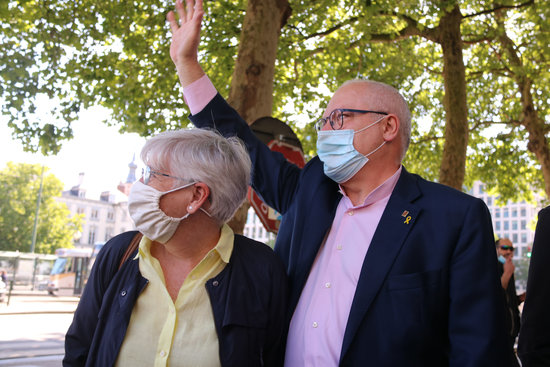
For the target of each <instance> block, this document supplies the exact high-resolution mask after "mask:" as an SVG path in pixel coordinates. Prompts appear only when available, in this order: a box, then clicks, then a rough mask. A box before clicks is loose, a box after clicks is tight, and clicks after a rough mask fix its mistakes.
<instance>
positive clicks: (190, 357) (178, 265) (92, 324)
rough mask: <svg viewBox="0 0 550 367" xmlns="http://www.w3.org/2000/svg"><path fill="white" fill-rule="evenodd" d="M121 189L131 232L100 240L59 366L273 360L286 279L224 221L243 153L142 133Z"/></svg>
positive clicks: (195, 134)
mask: <svg viewBox="0 0 550 367" xmlns="http://www.w3.org/2000/svg"><path fill="white" fill-rule="evenodd" d="M141 157H142V160H143V162H144V163H145V164H146V165H147V168H146V169H145V172H144V175H143V177H142V178H141V179H140V180H139V181H137V182H136V183H135V184H134V185H133V187H132V190H131V192H130V195H129V198H128V210H129V212H130V215H131V217H132V219H133V220H134V222H135V225H136V228H137V229H138V230H139V232H140V233H141V234H143V238H141V241H140V242H139V248H138V249H137V250H136V251H135V252H134V253H132V255H131V256H129V258H128V260H126V261H124V259H123V255H124V254H125V252H126V251H127V249H128V247H129V244H130V243H131V242H132V240H133V239H135V238H136V233H137V232H126V233H123V234H120V235H118V236H116V237H114V238H112V239H111V240H110V241H109V242H107V243H106V244H105V246H104V247H103V249H102V250H101V252H100V254H99V255H98V257H97V260H96V262H95V264H94V267H93V269H92V271H91V275H90V278H89V280H88V283H87V285H86V288H85V289H84V292H83V295H82V298H81V300H80V303H79V305H78V308H77V310H76V312H75V315H74V320H73V323H72V325H71V326H70V328H69V330H68V332H67V335H66V339H65V358H64V360H63V365H64V366H84V365H85V366H101V367H106V366H114V365H117V366H132V367H134V366H147V367H150V366H168V365H169V366H171V367H174V366H193V367H195V366H201V367H202V366H239V367H242V366H264V365H265V366H269V365H279V364H281V360H282V352H281V349H280V348H281V346H282V344H284V336H285V330H286V325H285V322H284V320H285V315H284V313H285V310H286V294H287V279H286V275H285V271H284V268H283V267H282V265H281V263H280V262H279V260H278V258H277V257H276V256H275V255H274V253H273V251H272V250H271V249H270V248H269V247H267V246H266V245H264V244H261V243H258V242H256V241H253V240H251V239H248V238H246V237H243V236H239V235H235V234H234V233H233V231H232V230H231V229H230V228H229V226H227V224H225V223H226V222H227V221H228V220H229V219H230V218H231V217H232V215H233V214H234V213H235V211H236V210H237V208H238V207H239V206H240V205H241V204H242V202H243V200H244V198H245V196H246V191H247V185H248V182H249V179H250V159H249V156H248V153H247V152H246V150H245V148H244V147H243V145H242V143H241V142H240V141H239V140H238V139H237V138H230V139H226V138H223V137H222V136H220V135H219V134H218V133H216V132H213V131H208V130H199V129H192V130H178V131H168V132H165V133H162V134H160V135H158V136H155V137H153V138H152V139H150V140H149V141H148V142H147V143H146V144H145V146H144V148H143V150H142V153H141Z"/></svg>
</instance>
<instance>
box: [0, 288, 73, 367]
mask: <svg viewBox="0 0 550 367" xmlns="http://www.w3.org/2000/svg"><path fill="white" fill-rule="evenodd" d="M78 301H79V298H78V297H73V296H50V295H48V293H47V292H46V291H30V290H26V289H24V288H23V289H21V288H20V289H16V290H14V291H13V292H12V295H11V297H10V298H9V304H8V299H7V297H6V300H5V302H2V303H0V325H1V326H0V366H10V367H16V366H19V367H36V366H40V367H53V366H61V359H62V358H63V342H64V336H65V332H66V331H67V328H68V326H69V325H70V322H71V320H72V315H73V313H74V311H75V309H76V306H77V304H78Z"/></svg>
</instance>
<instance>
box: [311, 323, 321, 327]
mask: <svg viewBox="0 0 550 367" xmlns="http://www.w3.org/2000/svg"><path fill="white" fill-rule="evenodd" d="M311 326H313V327H315V328H316V327H317V326H319V324H317V321H313V324H312V325H311Z"/></svg>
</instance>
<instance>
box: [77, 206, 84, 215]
mask: <svg viewBox="0 0 550 367" xmlns="http://www.w3.org/2000/svg"><path fill="white" fill-rule="evenodd" d="M76 213H77V214H84V208H82V207H79V208H78V209H76Z"/></svg>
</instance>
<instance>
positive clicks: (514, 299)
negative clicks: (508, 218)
mask: <svg viewBox="0 0 550 367" xmlns="http://www.w3.org/2000/svg"><path fill="white" fill-rule="evenodd" d="M495 244H496V251H497V256H498V274H499V276H500V284H501V285H502V289H503V290H504V296H505V299H506V310H507V313H506V316H507V317H506V328H507V330H508V337H509V345H510V351H511V356H512V357H511V358H512V362H513V363H514V365H515V366H518V367H519V363H518V361H517V357H516V355H515V351H514V346H515V344H516V337H517V336H518V333H519V327H520V316H519V305H520V303H521V302H523V299H524V297H525V294H522V295H521V296H518V295H517V293H516V281H515V278H514V270H515V266H514V263H513V262H512V259H513V257H514V244H513V243H512V241H510V239H508V238H500V239H498V240H496V242H495Z"/></svg>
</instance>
